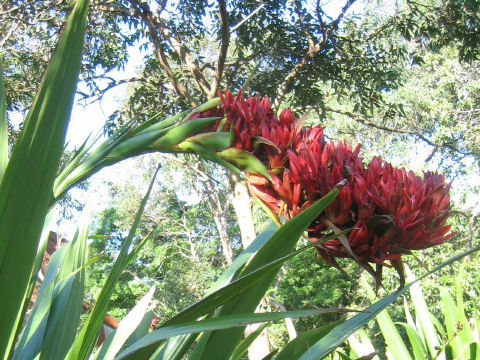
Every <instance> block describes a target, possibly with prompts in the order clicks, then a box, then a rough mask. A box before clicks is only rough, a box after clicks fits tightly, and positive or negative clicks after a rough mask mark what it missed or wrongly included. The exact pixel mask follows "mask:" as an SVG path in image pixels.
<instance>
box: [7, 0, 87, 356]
mask: <svg viewBox="0 0 480 360" xmlns="http://www.w3.org/2000/svg"><path fill="white" fill-rule="evenodd" d="M87 8H88V2H87V1H86V0H79V1H78V2H77V4H76V6H75V8H74V9H73V12H72V14H71V15H70V17H69V19H68V21H67V24H66V26H65V28H64V31H63V33H62V35H61V37H60V40H59V42H58V44H57V47H56V50H55V52H54V54H53V56H52V58H51V60H50V63H49V65H48V68H47V71H46V73H45V76H44V79H43V82H42V84H41V86H40V90H39V92H38V94H37V96H36V98H35V101H34V103H33V105H32V107H31V109H30V111H29V113H28V115H27V118H26V120H25V124H24V127H23V129H22V132H21V133H20V135H19V137H18V140H17V142H16V144H15V146H14V148H13V150H12V155H11V158H10V161H9V163H8V166H7V168H6V170H5V173H4V175H3V178H2V182H1V185H0V194H1V197H0V214H1V216H0V239H2V241H1V242H0V293H1V294H7V293H8V296H3V297H1V298H0V308H1V309H2V311H1V313H0V323H1V324H2V326H1V327H0V359H5V358H6V357H7V356H8V354H9V353H10V351H11V348H12V345H13V343H14V340H15V339H14V337H15V333H16V329H17V326H18V324H19V322H20V315H21V312H22V309H23V304H24V301H25V300H26V299H25V298H26V292H27V289H28V282H29V280H30V276H31V273H32V268H33V264H34V262H35V256H36V252H37V248H38V243H39V239H40V234H41V232H42V228H43V224H44V220H45V216H46V214H47V210H48V206H49V203H50V198H51V194H52V186H53V182H54V180H55V175H56V172H57V169H58V167H59V163H60V157H61V154H62V150H63V144H64V142H65V133H66V128H67V124H68V120H69V118H70V113H71V109H72V104H73V98H74V95H75V89H76V83H77V79H78V72H79V69H80V59H81V52H82V49H83V40H84V34H85V25H86V14H87Z"/></svg>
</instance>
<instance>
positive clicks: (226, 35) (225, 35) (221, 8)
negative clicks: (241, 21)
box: [208, 0, 230, 99]
mask: <svg viewBox="0 0 480 360" xmlns="http://www.w3.org/2000/svg"><path fill="white" fill-rule="evenodd" d="M218 12H219V14H220V24H221V28H220V31H221V33H222V40H221V41H222V45H221V46H220V54H219V55H218V62H217V69H216V71H215V79H214V82H213V86H212V88H211V91H210V94H209V96H208V97H209V98H210V99H212V98H214V97H215V95H216V94H217V91H218V87H219V86H220V81H221V80H222V75H223V70H224V69H225V60H226V59H227V51H228V46H229V45H230V32H229V29H228V14H227V7H226V4H225V0H218Z"/></svg>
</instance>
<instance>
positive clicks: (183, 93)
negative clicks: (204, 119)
mask: <svg viewBox="0 0 480 360" xmlns="http://www.w3.org/2000/svg"><path fill="white" fill-rule="evenodd" d="M129 1H130V3H131V4H132V6H133V7H135V8H137V11H138V12H137V14H138V15H139V16H140V17H141V18H142V19H143V21H145V24H146V25H147V29H148V34H149V36H150V39H151V40H152V43H153V46H154V47H155V55H156V56H157V59H158V61H159V63H160V66H161V67H162V69H163V71H164V72H165V75H166V76H167V78H168V80H169V81H170V83H171V84H172V85H173V88H174V89H175V92H176V93H177V95H178V96H180V97H181V98H182V99H184V100H185V101H186V102H188V104H189V105H190V106H192V107H195V106H197V103H196V102H195V101H194V100H193V98H192V97H191V96H190V94H188V92H187V89H186V88H185V87H184V86H183V85H182V84H181V83H180V82H179V81H178V79H177V78H176V76H175V74H174V73H173V70H172V68H171V67H170V64H169V63H168V59H167V56H166V54H165V52H164V51H163V47H162V44H161V42H160V39H159V38H158V35H157V31H156V30H157V29H156V26H155V22H154V21H153V19H152V12H151V11H150V9H149V8H148V5H147V4H139V3H138V2H137V0H129Z"/></svg>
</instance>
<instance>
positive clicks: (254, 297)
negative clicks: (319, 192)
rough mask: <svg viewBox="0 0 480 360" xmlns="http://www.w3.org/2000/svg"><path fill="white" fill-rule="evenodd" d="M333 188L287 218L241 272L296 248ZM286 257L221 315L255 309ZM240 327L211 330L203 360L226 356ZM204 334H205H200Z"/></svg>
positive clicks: (240, 331) (233, 301)
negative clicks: (217, 330) (289, 218)
mask: <svg viewBox="0 0 480 360" xmlns="http://www.w3.org/2000/svg"><path fill="white" fill-rule="evenodd" d="M338 191H339V190H338V188H335V189H334V190H332V191H331V192H330V193H328V194H327V195H326V196H324V197H323V198H322V199H320V200H318V201H317V202H316V203H314V204H313V205H312V206H310V207H309V208H307V209H305V210H304V211H302V212H301V213H300V214H298V215H297V216H295V217H294V218H293V219H291V220H290V221H288V222H287V223H286V224H285V225H283V226H282V227H281V228H280V229H278V230H277V231H276V232H275V234H274V235H273V236H272V237H271V238H270V239H269V240H268V241H267V242H266V243H265V244H264V245H263V246H262V247H261V248H260V249H259V250H258V252H257V253H256V254H255V256H254V257H253V258H252V259H251V261H250V263H249V264H248V265H247V266H246V267H245V268H244V269H243V271H242V273H241V275H243V274H248V273H251V272H254V271H255V270H258V269H259V268H262V266H265V264H268V263H270V262H272V260H273V261H275V260H280V259H281V258H282V257H283V256H285V255H286V254H288V253H289V252H290V251H292V249H293V248H294V247H295V245H296V243H297V241H298V239H299V238H300V236H301V235H302V233H303V231H304V230H305V229H306V228H307V227H308V226H309V225H310V224H311V223H312V222H313V221H314V220H315V219H316V218H317V217H318V216H319V215H320V214H321V213H322V212H323V211H324V210H325V208H326V207H327V206H328V205H329V204H330V203H331V202H332V201H333V200H334V199H335V197H336V196H337V194H338ZM286 260H287V259H284V260H280V261H278V263H277V265H276V266H275V268H274V269H273V271H269V273H268V274H266V275H265V276H264V277H263V278H262V279H261V280H258V281H256V283H255V284H253V286H251V287H250V288H249V289H248V290H247V291H243V292H242V294H240V295H239V296H237V297H236V298H235V299H233V300H232V301H231V302H229V303H228V304H225V305H224V306H223V307H222V309H221V311H220V314H221V315H220V316H222V315H231V314H238V313H248V312H253V311H255V308H256V307H257V305H258V304H259V302H260V300H261V299H262V297H263V296H264V294H265V292H266V291H267V290H268V288H269V286H270V285H271V283H272V282H273V281H274V279H275V276H276V274H277V272H278V270H279V269H280V268H281V266H282V265H283V263H284V262H285V261H286ZM242 333H243V329H229V330H226V331H219V332H213V333H212V334H211V336H210V339H209V341H208V344H207V347H206V348H205V351H204V352H203V356H202V359H222V360H223V359H226V358H228V357H229V356H230V355H231V354H232V352H233V349H234V348H235V346H236V344H237V343H238V342H239V341H240V338H241V337H242ZM203 336H205V335H203Z"/></svg>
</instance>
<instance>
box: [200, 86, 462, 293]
mask: <svg viewBox="0 0 480 360" xmlns="http://www.w3.org/2000/svg"><path fill="white" fill-rule="evenodd" d="M220 97H221V100H222V105H221V106H220V107H218V108H215V109H210V110H208V111H207V112H205V113H199V114H195V117H213V116H218V117H223V120H222V121H217V122H216V123H215V124H214V125H213V126H212V128H210V129H208V131H224V130H228V129H230V128H232V129H233V139H232V143H231V146H232V147H234V148H236V149H239V150H241V151H244V152H247V153H249V154H251V155H254V156H255V157H256V158H257V159H259V160H260V161H261V162H262V164H263V165H264V166H265V168H266V169H267V171H268V174H269V175H270V179H267V177H266V176H262V175H259V174H258V173H256V174H255V173H251V172H249V171H248V170H247V171H246V176H247V179H248V182H249V187H250V191H251V193H252V194H253V195H254V196H256V197H257V198H259V199H260V200H261V201H263V202H264V203H265V204H266V205H267V206H268V207H269V208H270V209H271V210H272V211H273V212H274V213H275V214H276V215H277V216H282V217H284V218H285V219H289V218H292V217H293V216H295V215H296V214H298V213H299V212H301V211H302V210H304V209H305V208H307V207H309V206H310V205H311V204H312V203H314V202H315V201H316V200H318V199H320V198H321V197H322V196H324V195H325V194H326V193H328V192H329V191H330V190H331V189H332V188H333V187H334V186H335V185H336V184H337V183H339V182H340V181H342V180H346V185H345V186H343V187H342V189H341V190H340V193H339V195H338V197H337V198H336V199H335V201H334V202H333V203H332V204H330V206H329V207H328V208H327V210H326V211H325V213H324V214H322V215H321V216H320V217H319V218H317V219H316V220H315V221H314V222H313V223H312V224H311V225H310V227H309V228H308V238H309V240H310V241H311V242H313V243H315V242H319V240H320V239H322V237H323V234H324V232H325V231H326V230H328V229H330V230H334V231H337V232H340V231H342V230H345V229H349V228H353V229H354V230H353V231H351V232H350V234H349V235H348V237H347V236H345V235H343V236H339V237H338V238H337V239H334V240H330V241H327V242H324V243H321V244H319V245H318V246H317V251H318V253H319V254H320V255H321V256H322V257H323V258H324V259H325V261H326V262H327V263H329V264H331V265H334V266H336V267H338V264H337V262H336V260H335V259H336V258H338V257H349V258H352V259H354V260H355V261H357V262H358V263H359V264H360V265H361V266H362V267H364V268H365V269H367V270H368V271H369V272H370V273H371V274H372V275H373V276H374V277H375V278H376V280H377V285H378V284H379V283H380V281H381V270H382V267H383V266H389V265H388V264H387V261H389V262H390V263H391V265H392V266H394V267H395V268H396V269H397V271H398V273H399V275H400V279H401V283H402V285H403V282H404V277H403V270H402V269H403V267H402V262H401V256H402V255H404V254H409V253H410V251H411V250H420V249H425V248H428V247H431V246H433V245H437V244H441V243H443V242H445V241H447V240H448V239H450V238H451V237H452V236H453V235H454V234H453V233H450V234H448V232H449V230H450V226H449V225H446V224H445V223H446V220H447V217H448V215H449V212H450V196H449V189H450V185H449V184H446V183H445V180H444V177H443V176H442V175H439V174H437V173H432V172H427V173H424V175H423V179H422V178H421V177H419V176H417V175H415V174H414V173H413V172H412V171H408V172H407V171H406V170H405V169H403V168H402V169H397V168H394V167H393V166H392V165H391V164H389V163H387V162H384V161H383V160H382V159H381V158H380V157H375V158H373V159H372V160H371V161H370V163H369V164H368V165H366V166H365V164H364V163H363V161H362V158H361V157H360V156H359V152H360V145H357V146H356V147H355V148H353V147H352V146H349V145H347V144H345V143H344V142H337V143H335V142H332V141H330V142H327V141H325V138H324V135H323V128H322V127H321V126H313V127H301V126H300V124H299V121H298V119H297V118H295V116H294V115H293V113H292V112H291V111H290V110H289V109H286V110H283V112H282V113H281V114H280V116H279V117H278V118H277V116H276V115H275V114H274V112H273V110H272V106H271V104H270V102H269V100H268V98H266V97H265V98H263V99H260V98H259V97H254V98H247V99H244V98H243V97H242V96H241V95H238V96H236V97H234V96H233V95H232V94H231V93H229V92H226V93H225V94H224V95H220ZM219 127H221V128H219ZM371 264H375V265H376V270H374V269H373V268H372V266H371Z"/></svg>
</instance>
